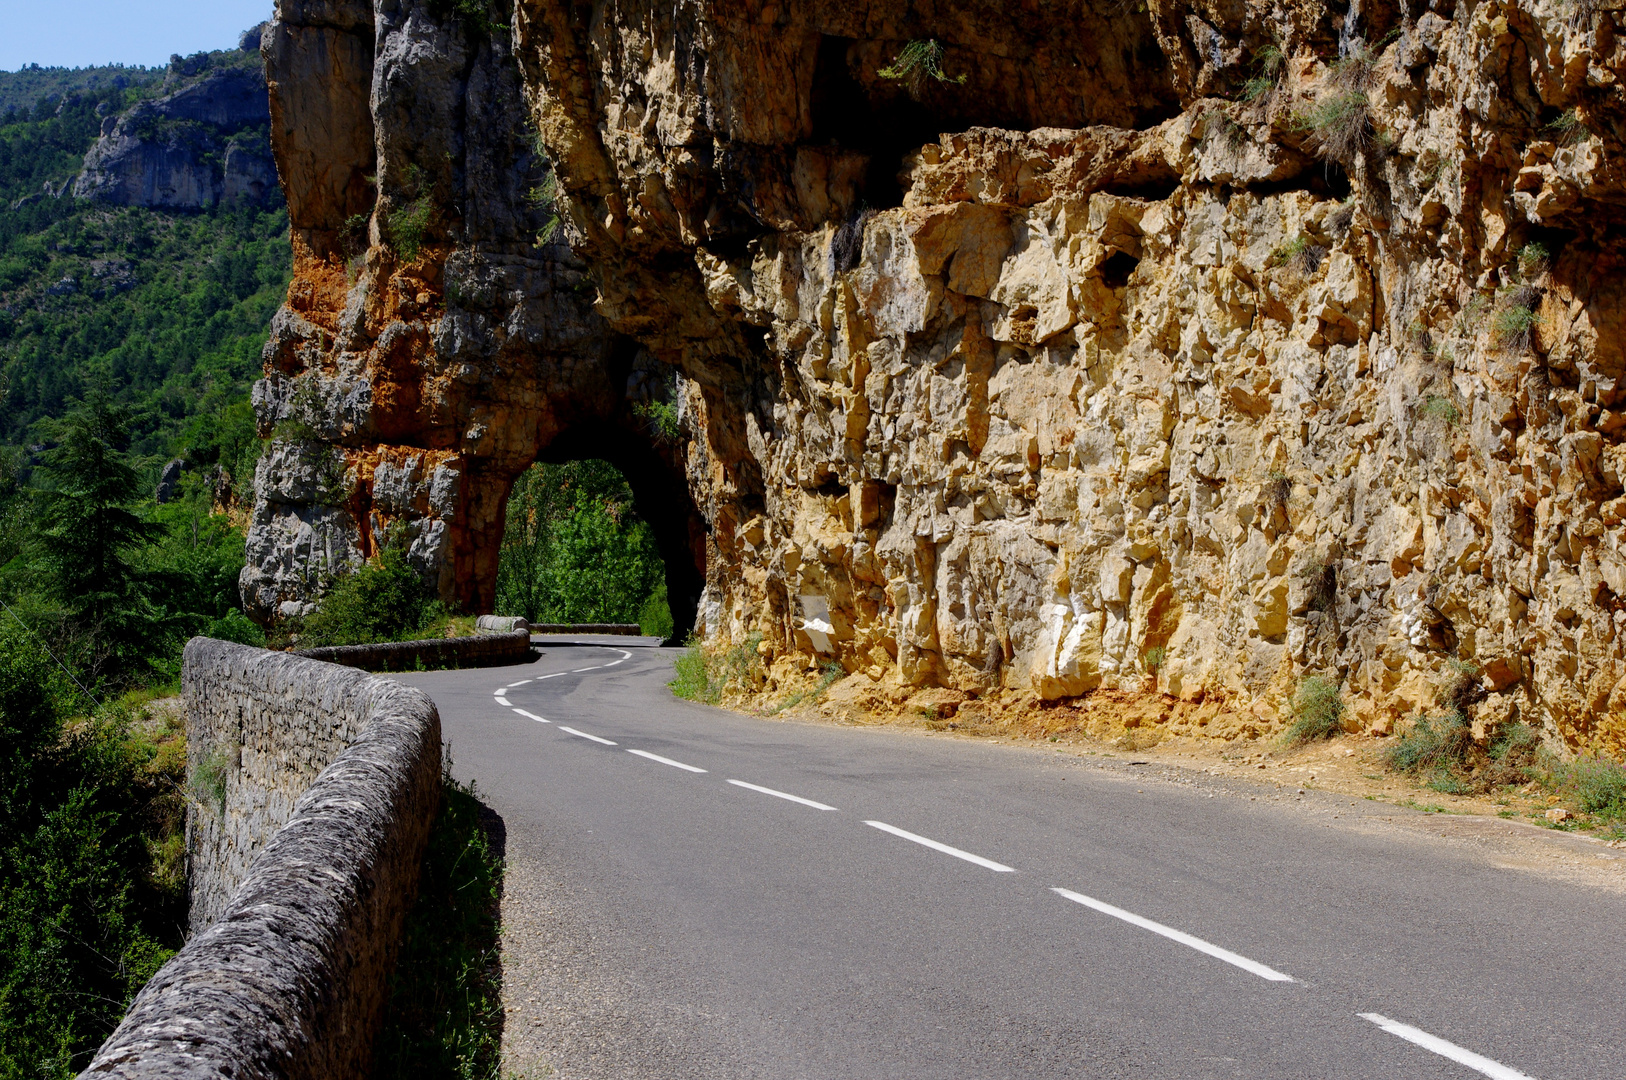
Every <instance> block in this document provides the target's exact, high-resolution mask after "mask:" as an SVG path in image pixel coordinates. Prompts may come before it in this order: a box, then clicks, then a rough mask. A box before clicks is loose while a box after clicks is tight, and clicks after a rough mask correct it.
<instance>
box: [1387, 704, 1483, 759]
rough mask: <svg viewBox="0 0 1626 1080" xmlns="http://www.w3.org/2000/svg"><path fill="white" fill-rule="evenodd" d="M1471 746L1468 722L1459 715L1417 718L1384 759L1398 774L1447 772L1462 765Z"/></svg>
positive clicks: (1471, 740)
mask: <svg viewBox="0 0 1626 1080" xmlns="http://www.w3.org/2000/svg"><path fill="white" fill-rule="evenodd" d="M1472 745H1473V738H1472V735H1471V734H1470V732H1469V730H1468V719H1467V717H1465V716H1463V715H1462V714H1461V713H1456V712H1453V713H1447V714H1446V715H1444V716H1432V717H1430V716H1419V717H1418V718H1417V719H1416V721H1415V722H1413V724H1412V727H1411V730H1410V731H1407V732H1406V733H1405V734H1403V735H1401V736H1400V738H1399V739H1398V740H1397V741H1396V742H1395V744H1394V745H1393V746H1391V747H1390V748H1389V749H1388V751H1387V752H1386V753H1385V755H1384V757H1385V760H1386V761H1387V762H1388V764H1389V767H1390V768H1392V769H1394V770H1396V771H1397V772H1403V773H1419V772H1441V771H1449V770H1450V769H1451V768H1452V767H1453V766H1457V765H1460V764H1462V762H1463V760H1464V759H1465V758H1466V757H1467V756H1468V750H1469V748H1470V747H1472Z"/></svg>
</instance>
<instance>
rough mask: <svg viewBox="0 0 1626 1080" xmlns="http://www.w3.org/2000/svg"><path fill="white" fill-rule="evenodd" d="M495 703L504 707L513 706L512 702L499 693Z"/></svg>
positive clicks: (510, 707)
mask: <svg viewBox="0 0 1626 1080" xmlns="http://www.w3.org/2000/svg"><path fill="white" fill-rule="evenodd" d="M497 704H498V705H501V706H502V707H503V708H505V709H512V708H513V707H514V703H513V702H512V701H509V700H508V699H507V698H505V697H503V696H502V695H501V694H498V695H497Z"/></svg>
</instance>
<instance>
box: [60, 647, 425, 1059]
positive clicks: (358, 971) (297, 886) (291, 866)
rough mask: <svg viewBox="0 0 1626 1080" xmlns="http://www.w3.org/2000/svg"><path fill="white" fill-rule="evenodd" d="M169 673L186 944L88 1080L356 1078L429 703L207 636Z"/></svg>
mask: <svg viewBox="0 0 1626 1080" xmlns="http://www.w3.org/2000/svg"><path fill="white" fill-rule="evenodd" d="M181 681H182V693H183V695H184V698H185V702H186V734H187V745H188V765H187V772H188V777H187V779H188V788H189V791H190V792H191V793H192V796H193V797H192V799H190V800H189V807H188V811H187V854H188V862H189V883H190V884H191V886H192V908H191V920H192V931H193V937H192V939H191V940H190V941H188V942H187V943H186V945H185V947H183V948H182V949H181V951H180V952H178V953H176V955H175V956H174V957H173V958H172V959H171V960H170V961H169V962H168V963H167V964H165V965H164V966H163V967H162V968H161V969H160V970H159V971H158V973H157V974H156V975H154V976H153V978H152V980H151V981H149V982H148V983H147V985H146V986H145V987H143V988H142V990H141V992H140V993H139V994H137V995H136V999H135V1001H134V1003H133V1004H132V1005H131V1006H130V1011H129V1013H128V1014H127V1015H126V1016H125V1018H124V1020H123V1022H122V1023H120V1024H119V1026H118V1029H117V1030H116V1031H114V1032H113V1034H112V1036H111V1037H110V1038H109V1039H108V1040H107V1042H106V1043H104V1044H103V1045H102V1048H101V1049H100V1050H99V1051H98V1052H97V1054H96V1057H95V1059H94V1060H93V1061H92V1062H91V1064H90V1066H89V1068H87V1069H86V1070H85V1071H84V1073H82V1074H81V1076H84V1077H109V1076H117V1077H129V1078H137V1077H139V1078H142V1080H147V1078H157V1077H165V1078H186V1080H203V1078H209V1080H226V1078H228V1077H230V1078H233V1080H270V1078H273V1077H275V1078H278V1080H284V1078H286V1080H336V1078H339V1077H362V1076H365V1075H367V1074H368V1072H369V1071H370V1068H371V1059H372V1052H373V1043H374V1040H375V1039H376V1037H377V1033H378V1030H379V1025H380V1023H381V1022H382V1019H383V1009H384V1004H385V988H386V984H387V981H388V977H389V974H390V972H391V970H392V969H393V967H394V964H395V954H396V946H397V944H398V942H399V940H400V936H401V927H402V924H403V921H404V919H405V916H406V913H407V911H408V909H409V908H410V906H411V904H412V902H413V900H414V898H415V897H416V895H417V887H418V871H419V867H420V864H421V863H422V860H423V853H424V848H425V845H426V843H427V841H428V835H429V828H430V825H431V824H432V822H433V820H434V816H435V813H436V812H437V810H438V808H439V805H440V791H441V788H440V784H441V743H440V717H439V714H438V713H437V712H436V711H435V706H434V703H433V702H431V701H430V700H429V698H428V697H427V696H426V695H424V694H423V693H422V692H421V691H419V690H415V689H412V688H410V687H406V686H402V685H400V684H399V683H394V682H390V681H388V680H385V679H377V678H374V677H372V676H370V675H366V674H364V673H362V672H359V671H352V670H349V669H347V668H343V667H337V666H335V665H332V664H324V663H318V662H315V661H312V660H309V659H304V658H301V657H296V656H290V655H288V654H286V653H275V652H268V651H266V650H264V649H254V648H250V647H248V646H243V645H234V644H230V643H228V642H223V641H213V640H210V639H208V638H193V639H192V640H191V641H190V642H188V643H187V646H186V653H185V660H184V664H183V668H182V676H181Z"/></svg>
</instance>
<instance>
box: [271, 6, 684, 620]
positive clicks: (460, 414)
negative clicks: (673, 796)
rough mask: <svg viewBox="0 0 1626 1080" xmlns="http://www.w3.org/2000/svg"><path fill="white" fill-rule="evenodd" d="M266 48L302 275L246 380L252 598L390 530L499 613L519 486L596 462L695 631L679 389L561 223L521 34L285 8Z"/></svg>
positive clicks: (425, 563)
mask: <svg viewBox="0 0 1626 1080" xmlns="http://www.w3.org/2000/svg"><path fill="white" fill-rule="evenodd" d="M262 49H263V52H264V55H265V60H266V70H267V72H268V76H269V80H270V88H271V112H272V117H273V121H272V141H273V144H274V146H275V149H276V154H277V160H278V164H279V169H280V174H281V178H282V182H283V188H284V190H285V192H286V194H287V199H288V214H289V219H290V222H291V224H292V228H293V245H294V283H293V285H292V286H291V288H290V290H289V298H288V302H287V304H286V305H285V306H284V307H283V309H282V310H281V311H280V312H279V313H278V315H277V316H276V318H275V320H274V321H273V324H272V330H271V340H270V342H269V344H268V345H267V347H266V378H265V380H264V381H262V382H260V383H259V384H257V385H256V387H255V391H254V396H255V406H256V409H257V411H258V415H259V418H260V423H261V425H262V429H263V432H264V434H266V435H268V436H271V437H272V438H273V442H272V444H271V447H270V450H269V452H268V453H267V454H266V455H265V456H264V457H263V458H262V460H261V463H260V466H259V471H258V474H257V478H256V485H255V489H256V503H255V508H254V514H253V519H252V522H251V525H250V530H249V536H248V565H247V567H246V568H245V569H244V571H243V576H242V579H241V585H242V593H243V598H244V601H245V603H246V604H247V605H248V606H249V607H250V610H252V611H255V612H257V613H258V614H260V616H261V617H262V618H263V617H274V616H278V615H293V614H298V613H299V612H301V611H302V610H304V609H305V607H306V606H307V605H308V604H309V603H310V601H311V600H312V598H313V597H315V596H317V595H319V593H320V591H321V589H322V588H323V586H324V585H325V582H326V580H327V579H329V578H330V576H331V575H332V574H334V573H336V572H338V571H339V570H341V569H343V568H344V567H346V566H351V565H355V564H357V563H359V562H360V561H361V560H363V559H366V558H368V557H370V556H371V555H372V554H373V553H374V552H375V551H376V550H377V548H378V547H379V545H380V544H382V543H384V542H386V541H387V540H394V541H396V542H399V543H402V544H403V545H405V546H406V547H407V549H408V560H409V562H410V563H411V564H412V565H414V566H416V567H417V568H418V569H419V570H420V571H422V572H423V573H424V574H425V576H426V577H427V578H428V579H429V580H430V581H431V582H433V583H434V584H435V586H436V587H437V588H438V589H439V591H440V593H441V595H442V596H444V597H445V598H446V599H448V600H451V601H453V602H455V603H457V604H459V605H461V606H462V607H464V608H466V609H471V610H475V611H489V610H490V608H491V604H492V601H493V595H494V590H495V581H496V571H497V553H498V548H499V545H500V542H501V538H502V531H503V524H504V518H503V514H504V508H505V504H506V499H507V496H508V491H509V488H510V487H511V486H512V484H513V481H514V479H515V478H516V477H517V476H518V475H519V474H520V473H521V472H523V471H524V470H525V469H526V468H527V467H529V466H530V465H531V464H532V463H533V462H535V461H537V460H539V459H540V460H570V459H572V458H579V457H601V458H605V459H608V460H611V461H613V462H615V463H616V464H617V465H619V466H620V467H621V468H622V471H623V472H625V473H626V474H627V475H628V476H629V477H630V478H631V480H632V483H633V487H634V490H635V492H636V494H637V497H638V500H639V505H640V507H641V508H642V509H643V511H644V513H645V514H646V516H648V517H649V518H650V520H651V521H652V522H653V524H654V526H655V533H656V537H657V540H658V542H659V543H660V545H661V547H662V550H663V554H664V555H665V558H666V563H667V579H668V592H669V595H670V596H671V597H672V598H673V606H674V609H675V611H676V614H677V618H678V620H679V622H680V625H681V624H682V623H683V622H684V621H685V613H686V614H687V621H689V622H692V620H693V612H694V610H695V607H696V605H697V603H698V600H699V596H700V592H701V588H702V585H703V576H702V575H703V569H702V568H703V566H704V562H703V559H704V547H703V543H704V541H703V538H704V522H703V521H702V519H701V518H700V517H699V515H698V514H697V513H696V512H695V510H694V508H693V506H692V505H691V504H690V502H689V494H688V490H687V488H686V487H685V485H684V483H683V472H682V462H681V459H680V456H679V454H680V451H679V448H678V446H677V445H676V444H675V443H674V442H672V441H670V440H668V439H665V438H664V437H662V436H661V435H660V434H659V433H658V432H657V431H655V430H654V429H653V427H652V425H651V424H650V423H649V421H648V420H646V419H644V418H643V415H642V414H641V412H640V406H643V405H647V404H648V403H650V402H652V401H655V400H657V399H660V398H662V397H663V396H664V397H667V398H669V397H670V394H671V390H670V380H669V378H668V377H667V376H665V375H664V374H663V371H662V369H661V367H660V365H659V364H657V363H656V362H655V361H654V360H653V359H651V358H650V356H649V355H648V353H647V352H646V351H645V350H643V349H641V348H640V347H639V346H638V344H637V343H636V342H635V341H632V340H631V339H628V338H626V337H624V336H622V335H618V334H616V333H614V332H612V331H611V330H610V329H609V328H608V327H607V326H606V325H605V324H604V322H603V320H602V319H600V318H599V317H598V316H597V315H596V314H595V313H594V312H593V302H594V295H595V294H594V292H593V289H592V282H591V280H590V279H589V278H588V277H587V275H586V266H585V264H584V263H583V262H582V261H581V260H580V259H579V258H578V257H577V256H575V255H574V254H573V253H572V252H571V251H570V249H569V248H568V247H567V246H566V245H565V244H564V243H563V242H561V241H560V240H559V239H558V238H557V237H556V236H552V235H551V234H554V233H556V232H557V227H556V219H555V218H554V215H553V211H552V208H551V196H550V195H549V194H548V192H549V191H550V189H551V185H552V179H551V174H550V172H549V169H548V164H547V160H546V158H545V157H544V156H542V154H541V153H540V152H539V149H538V147H537V146H536V144H535V141H534V136H533V134H532V132H531V131H530V129H529V126H528V124H527V122H526V119H525V109H524V104H523V99H522V96H521V87H520V80H519V71H518V68H517V66H516V64H515V63H514V60H513V55H512V52H511V50H510V46H509V40H508V34H507V32H506V31H505V30H504V29H503V28H502V27H499V26H495V25H492V24H490V23H488V22H487V21H485V20H481V19H477V18H474V17H472V16H466V15H462V14H459V13H458V12H457V11H455V10H451V9H450V8H449V7H446V8H443V7H442V6H440V5H436V4H430V3H404V4H397V3H383V2H380V3H379V4H378V5H377V8H376V10H375V9H374V7H373V6H372V5H371V4H368V3H366V2H358V0H348V2H335V3H325V4H310V5H306V4H302V3H296V2H291V0H285V2H284V3H282V4H280V5H279V7H278V11H277V18H276V20H275V21H274V22H273V23H272V24H271V25H270V27H269V28H268V29H267V30H266V32H265V34H264V37H263V41H262Z"/></svg>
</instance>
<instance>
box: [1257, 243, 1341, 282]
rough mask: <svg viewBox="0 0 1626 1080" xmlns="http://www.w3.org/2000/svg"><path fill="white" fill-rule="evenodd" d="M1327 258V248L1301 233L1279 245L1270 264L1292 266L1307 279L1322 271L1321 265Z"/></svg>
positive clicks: (1271, 256) (1271, 257) (1273, 252)
mask: <svg viewBox="0 0 1626 1080" xmlns="http://www.w3.org/2000/svg"><path fill="white" fill-rule="evenodd" d="M1326 258H1327V249H1326V248H1324V247H1322V246H1321V245H1320V244H1317V243H1315V242H1314V241H1312V240H1311V239H1310V238H1309V237H1307V236H1305V235H1304V234H1302V233H1300V234H1299V235H1298V236H1295V237H1293V239H1291V240H1287V241H1284V242H1283V243H1281V244H1278V245H1277V246H1276V250H1274V251H1272V252H1271V253H1270V260H1269V262H1270V265H1271V266H1290V267H1292V268H1293V269H1295V270H1297V271H1298V272H1299V273H1301V274H1303V275H1304V276H1305V277H1309V276H1310V275H1311V274H1314V273H1315V272H1316V271H1317V270H1319V269H1321V264H1322V262H1323V261H1325V260H1326Z"/></svg>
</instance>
